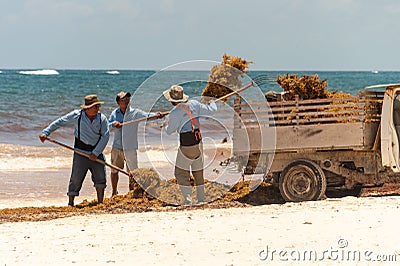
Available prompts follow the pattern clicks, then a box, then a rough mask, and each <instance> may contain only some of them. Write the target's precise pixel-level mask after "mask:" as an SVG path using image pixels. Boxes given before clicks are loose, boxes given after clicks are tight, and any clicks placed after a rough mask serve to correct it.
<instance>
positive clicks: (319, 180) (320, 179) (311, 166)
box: [279, 160, 326, 202]
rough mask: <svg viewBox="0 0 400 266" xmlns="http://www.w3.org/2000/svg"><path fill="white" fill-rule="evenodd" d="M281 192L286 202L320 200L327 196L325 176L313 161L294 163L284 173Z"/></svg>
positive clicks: (280, 184) (281, 180)
mask: <svg viewBox="0 0 400 266" xmlns="http://www.w3.org/2000/svg"><path fill="white" fill-rule="evenodd" d="M279 191H280V192H281V195H282V197H283V198H284V199H285V200H286V201H297V202H298V201H309V200H318V199H320V198H321V197H322V196H324V195H325V191H326V178H325V174H324V172H323V171H322V169H321V167H319V166H318V165H317V164H316V163H314V162H312V161H308V160H296V161H293V162H291V163H290V164H289V165H288V166H286V167H285V169H284V170H283V171H282V174H281V177H280V178H279Z"/></svg>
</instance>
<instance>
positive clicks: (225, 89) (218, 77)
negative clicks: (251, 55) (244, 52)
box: [202, 54, 253, 98]
mask: <svg viewBox="0 0 400 266" xmlns="http://www.w3.org/2000/svg"><path fill="white" fill-rule="evenodd" d="M252 63H253V62H250V61H246V60H245V59H242V58H240V57H237V56H229V55H226V54H224V55H223V56H222V63H221V64H219V65H215V66H213V67H212V68H211V74H210V75H209V79H208V83H207V86H206V87H205V88H204V90H203V93H202V96H204V97H212V98H221V97H222V96H225V95H227V94H229V93H231V92H232V91H233V90H238V89H239V88H240V87H241V86H242V81H241V80H240V78H241V77H243V75H244V74H245V73H248V71H247V68H248V67H249V65H250V64H252Z"/></svg>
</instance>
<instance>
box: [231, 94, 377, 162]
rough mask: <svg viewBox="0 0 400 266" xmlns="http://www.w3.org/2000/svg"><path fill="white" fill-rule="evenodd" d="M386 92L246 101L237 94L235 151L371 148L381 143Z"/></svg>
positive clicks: (241, 152) (235, 152)
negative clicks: (292, 99) (383, 102)
mask: <svg viewBox="0 0 400 266" xmlns="http://www.w3.org/2000/svg"><path fill="white" fill-rule="evenodd" d="M382 99H383V92H377V91H363V92H361V93H360V94H359V96H351V97H345V98H328V99H314V100H300V99H299V98H298V97H296V99H295V100H294V101H276V102H259V103H250V104H249V103H245V102H242V100H241V98H240V97H239V96H238V97H237V98H236V99H235V105H234V108H235V111H236V116H235V121H234V123H235V127H234V137H233V149H234V154H236V155H238V154H243V153H249V152H250V153H268V152H279V151H285V152H286V151H294V152H295V151H299V150H307V149H311V150H324V149H326V150H370V149H372V148H373V147H374V145H376V141H377V139H376V135H377V131H378V129H379V124H380V113H381V108H382Z"/></svg>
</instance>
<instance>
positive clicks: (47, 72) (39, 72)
mask: <svg viewBox="0 0 400 266" xmlns="http://www.w3.org/2000/svg"><path fill="white" fill-rule="evenodd" d="M18 73H20V74H23V75H59V74H60V73H58V71H57V70H54V69H41V70H27V71H20V72H18Z"/></svg>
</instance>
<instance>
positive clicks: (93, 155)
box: [39, 94, 109, 206]
mask: <svg viewBox="0 0 400 266" xmlns="http://www.w3.org/2000/svg"><path fill="white" fill-rule="evenodd" d="M103 103H104V102H101V101H99V99H98V98H97V95H95V94H92V95H87V96H85V104H83V105H81V108H82V109H77V110H74V111H72V112H70V113H68V114H66V115H64V116H62V117H60V118H58V119H57V120H55V121H54V122H52V123H51V124H50V125H49V126H48V127H46V128H45V129H43V131H42V133H41V134H40V135H39V138H40V140H41V141H42V142H44V141H45V140H46V138H47V137H48V136H49V135H50V134H51V133H52V132H54V131H56V130H57V129H58V128H60V127H67V126H74V127H75V130H74V135H75V145H74V148H75V149H76V150H79V151H81V152H83V153H86V154H88V155H89V157H90V158H87V157H85V156H82V155H80V154H77V153H74V157H73V164H72V171H71V178H70V181H69V186H68V193H67V195H68V197H69V201H68V205H69V206H74V199H75V197H76V196H79V191H80V190H81V187H82V184H83V181H84V179H85V176H86V173H87V171H88V170H90V172H91V173H92V181H93V183H94V186H95V188H96V192H97V202H98V203H103V199H104V189H105V187H106V169H105V166H104V165H103V164H100V163H98V162H96V159H97V158H98V159H100V160H105V158H104V155H103V150H104V148H105V147H106V145H107V142H108V138H109V131H108V123H107V122H108V121H107V118H106V116H105V115H103V114H102V113H100V112H99V109H100V106H101V105H102V104H103Z"/></svg>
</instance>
